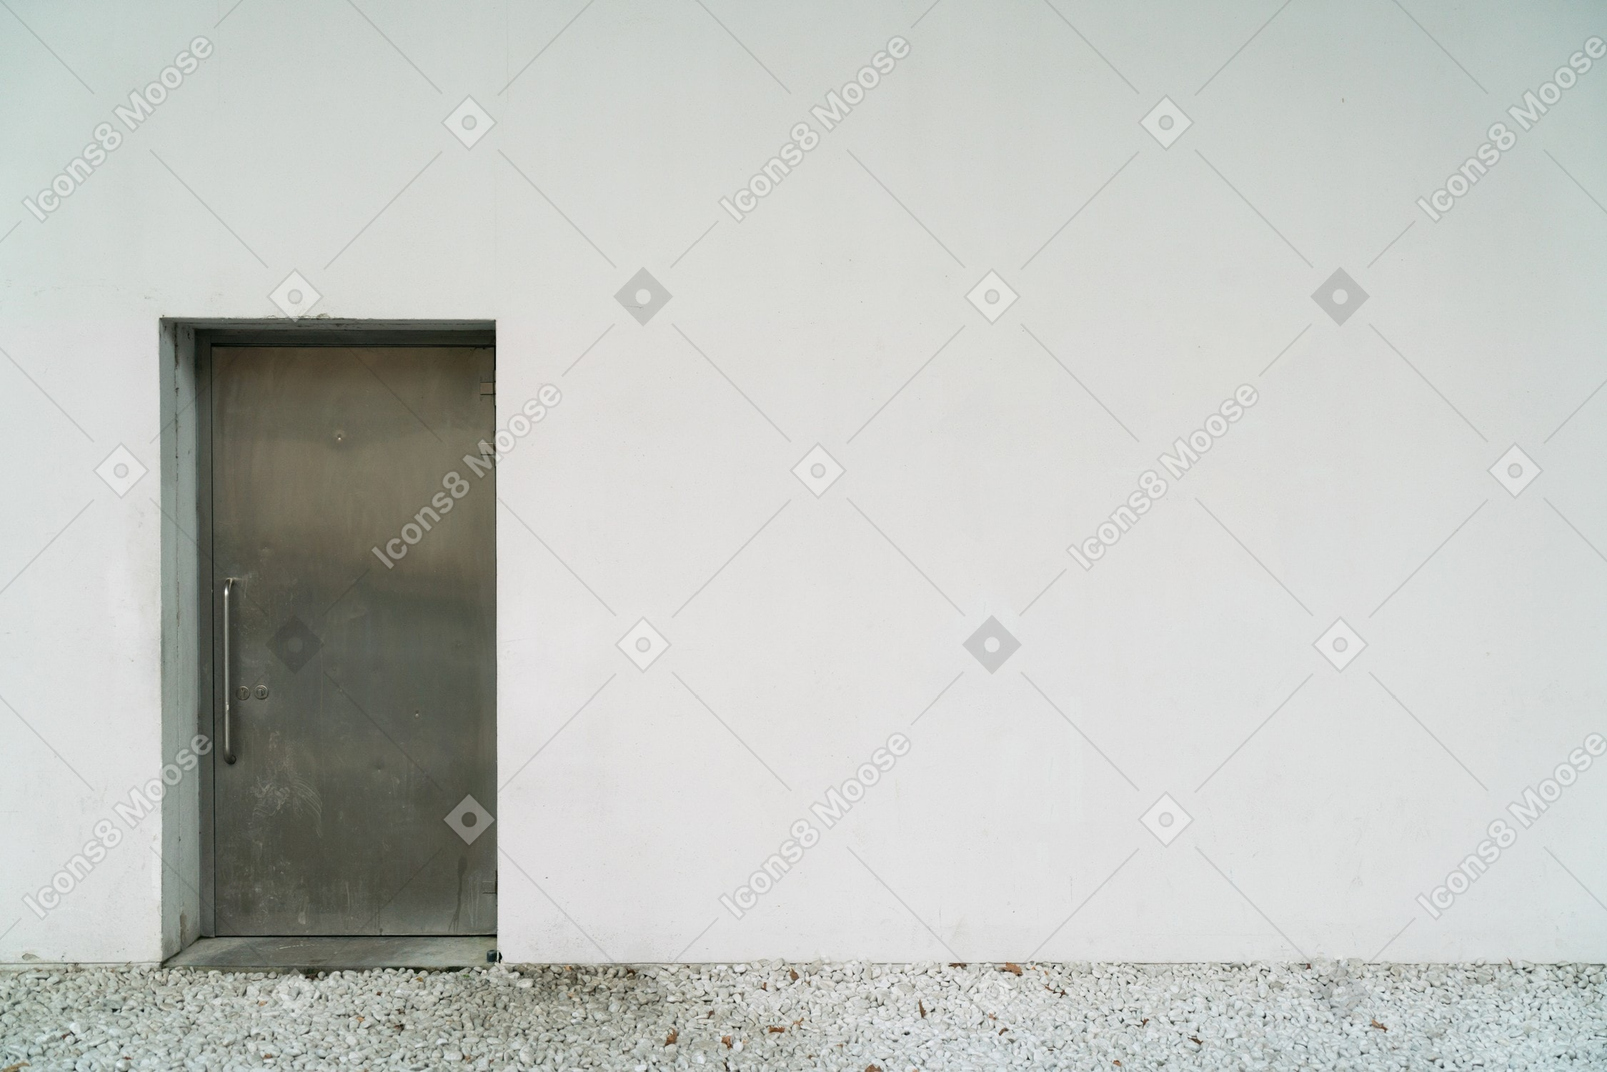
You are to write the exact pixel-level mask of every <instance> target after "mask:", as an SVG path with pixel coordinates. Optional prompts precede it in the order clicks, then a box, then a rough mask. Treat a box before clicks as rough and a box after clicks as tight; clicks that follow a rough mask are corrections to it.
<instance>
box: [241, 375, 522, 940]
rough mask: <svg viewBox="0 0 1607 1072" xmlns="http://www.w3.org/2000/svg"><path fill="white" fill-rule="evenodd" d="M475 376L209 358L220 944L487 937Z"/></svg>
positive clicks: (490, 787) (486, 686)
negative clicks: (296, 938) (226, 939)
mask: <svg viewBox="0 0 1607 1072" xmlns="http://www.w3.org/2000/svg"><path fill="white" fill-rule="evenodd" d="M493 368H494V356H493V351H492V350H490V349H489V348H479V347H473V348H471V347H385V348H336V347H305V346H303V347H294V346H266V347H227V348H226V347H214V348H213V350H212V392H211V398H212V540H213V547H212V552H213V554H212V561H213V570H212V572H213V577H212V582H213V600H214V610H213V623H214V628H213V633H214V636H213V652H214V659H215V664H214V665H215V673H214V677H213V680H214V682H216V683H217V688H216V696H215V702H216V707H215V716H214V742H215V744H216V747H215V748H214V750H213V755H214V757H215V758H214V770H215V777H214V780H213V811H212V818H213V854H212V859H213V867H214V875H213V878H214V882H213V895H214V906H215V914H214V931H215V933H217V934H219V935H331V934H333V935H346V934H349V935H365V934H366V935H373V934H488V933H491V932H493V931H494V930H495V928H496V874H497V871H496V841H497V836H496V832H495V830H492V829H490V826H491V823H492V822H493V821H494V820H493V818H492V811H493V810H494V809H495V806H496V781H495V779H496V662H495V637H496V586H495V580H496V554H495V529H494V525H495V506H496V487H495V484H494V481H495V474H494V473H492V472H482V473H481V475H476V473H475V471H474V470H470V469H469V468H468V467H467V466H466V465H465V463H464V455H466V454H469V455H472V456H473V457H474V458H475V459H476V460H478V459H479V457H480V454H479V451H478V448H477V444H478V443H479V442H480V441H481V440H482V439H489V438H490V437H491V436H492V433H493V431H494V429H493V425H494V422H495V400H494V397H493V393H492V392H493V386H492V381H493ZM449 474H456V476H457V478H458V479H454V477H453V476H451V475H449ZM225 681H227V683H228V692H227V694H225V693H224V689H223V683H224V682H225ZM231 751H232V753H233V759H234V762H229V755H228V753H229V752H231Z"/></svg>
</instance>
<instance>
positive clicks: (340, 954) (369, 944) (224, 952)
mask: <svg viewBox="0 0 1607 1072" xmlns="http://www.w3.org/2000/svg"><path fill="white" fill-rule="evenodd" d="M496 948H497V936H496V935H494V934H473V935H441V936H407V935H356V936H353V937H349V938H342V937H317V938H308V937H299V938H298V937H283V938H278V937H249V938H198V939H196V941H195V942H193V943H191V945H190V946H189V947H188V948H187V949H185V950H183V951H182V952H180V953H178V954H177V955H175V956H173V957H170V958H169V959H168V960H167V961H166V962H165V963H164V964H163V967H167V968H217V969H219V970H223V971H283V970H285V969H287V968H288V969H311V970H315V971H362V970H366V969H369V968H422V969H440V968H473V967H481V968H483V967H485V966H486V965H487V964H489V963H493V962H495V960H497V959H498V957H499V955H498V954H497V952H496Z"/></svg>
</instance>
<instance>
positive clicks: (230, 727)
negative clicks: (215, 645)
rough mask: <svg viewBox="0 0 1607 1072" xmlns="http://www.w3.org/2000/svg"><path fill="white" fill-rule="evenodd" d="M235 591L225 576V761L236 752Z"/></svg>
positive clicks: (232, 580) (231, 581) (232, 579)
mask: <svg viewBox="0 0 1607 1072" xmlns="http://www.w3.org/2000/svg"><path fill="white" fill-rule="evenodd" d="M233 592H234V578H233V577H225V578H223V761H224V762H225V763H233V762H234V761H235V758H236V757H235V754H234V683H233V682H232V681H231V680H230V679H229V655H230V652H229V634H230V633H231V632H233V629H232V628H231V623H230V621H229V596H230V595H231V594H232V593H233Z"/></svg>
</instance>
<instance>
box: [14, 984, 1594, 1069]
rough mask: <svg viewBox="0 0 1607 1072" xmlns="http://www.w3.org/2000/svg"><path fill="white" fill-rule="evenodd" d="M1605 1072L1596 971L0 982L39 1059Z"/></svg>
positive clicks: (24, 1056)
mask: <svg viewBox="0 0 1607 1072" xmlns="http://www.w3.org/2000/svg"><path fill="white" fill-rule="evenodd" d="M442 1066H448V1067H459V1068H474V1069H513V1068H520V1069H522V1068H542V1069H632V1070H645V1069H670V1068H686V1069H695V1068H712V1069H720V1070H722V1072H724V1070H731V1072H738V1070H743V1069H766V1070H768V1069H780V1068H825V1069H852V1070H853V1072H864V1070H866V1069H880V1070H885V1072H904V1070H907V1069H912V1068H914V1069H922V1070H927V1072H931V1070H936V1069H995V1068H997V1069H1005V1068H1010V1069H1016V1068H1068V1069H1079V1070H1086V1069H1100V1068H1103V1069H1115V1068H1120V1069H1122V1070H1124V1072H1134V1070H1138V1069H1157V1068H1166V1069H1195V1068H1208V1069H1219V1068H1220V1069H1227V1068H1231V1069H1249V1068H1276V1069H1287V1068H1321V1069H1399V1068H1449V1069H1470V1068H1484V1069H1500V1068H1537V1069H1538V1068H1595V1069H1600V1068H1607V974H1604V972H1603V968H1602V966H1600V965H1589V966H1581V965H1525V964H1518V965H1508V964H1505V963H1502V964H1499V965H1450V966H1436V965H1361V964H1359V963H1317V964H1313V965H1305V964H1250V965H1221V964H1215V965H1188V964H1186V965H1169V966H1168V965H1131V964H1091V965H1090V964H1069V965H1068V964H1026V965H1020V966H1018V965H1014V964H1007V965H999V964H971V965H957V964H951V965H942V964H917V965H879V964H860V963H852V964H824V965H823V964H793V965H789V964H783V963H781V962H775V961H772V962H766V963H763V964H747V965H743V964H738V965H730V966H727V965H692V966H665V965H642V966H637V967H573V968H571V967H563V966H539V967H538V966H520V967H517V968H506V967H503V966H501V965H499V966H497V967H494V968H484V969H468V970H464V971H457V972H411V971H394V970H387V971H366V972H333V973H330V974H328V975H321V974H320V975H314V976H303V975H301V974H296V973H291V974H261V973H236V974H229V973H220V972H216V971H198V970H193V969H171V970H167V969H153V968H118V969H107V968H95V969H68V968H35V969H30V970H25V971H8V972H0V1072H19V1070H20V1069H23V1068H26V1069H28V1072H40V1070H45V1069H113V1068H115V1069H130V1068H139V1069H146V1068H149V1069H163V1070H166V1069H177V1068H186V1069H209V1070H210V1069H225V1068H298V1069H302V1068H307V1069H312V1068H343V1069H365V1068H366V1069H380V1068H410V1069H422V1068H437V1067H442Z"/></svg>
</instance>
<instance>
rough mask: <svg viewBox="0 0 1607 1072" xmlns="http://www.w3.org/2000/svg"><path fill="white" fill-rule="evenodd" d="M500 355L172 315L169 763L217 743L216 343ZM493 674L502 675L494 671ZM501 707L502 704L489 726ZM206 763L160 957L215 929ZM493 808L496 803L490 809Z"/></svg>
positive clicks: (172, 833) (172, 870)
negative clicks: (202, 741) (199, 742)
mask: <svg viewBox="0 0 1607 1072" xmlns="http://www.w3.org/2000/svg"><path fill="white" fill-rule="evenodd" d="M215 345H216V346H296V347H320V346H323V347H351V346H387V347H401V346H422V347H435V346H483V347H491V348H492V350H493V351H494V350H495V347H496V322H495V321H492V320H333V319H330V320H325V319H318V320H302V321H291V320H282V319H275V320H231V319H183V318H171V317H163V318H162V319H161V320H160V321H159V326H158V353H159V364H160V377H159V384H160V393H161V406H160V413H161V419H162V428H161V432H160V434H159V438H160V449H161V457H160V468H161V501H160V506H161V513H160V520H161V527H162V539H161V547H162V569H161V572H162V623H161V639H162V733H161V740H162V759H161V763H164V764H169V763H172V762H173V760H174V757H175V756H176V755H177V754H178V752H179V751H180V750H182V749H185V748H188V747H190V745H191V742H192V740H193V739H194V738H195V737H197V736H204V737H205V738H206V739H207V740H209V741H211V740H216V735H215V733H214V729H215V727H214V725H213V722H214V718H215V716H216V711H217V697H216V696H215V689H216V684H215V683H214V681H213V676H214V675H213V666H214V662H215V660H214V651H213V623H212V608H213V596H214V593H213V591H212V563H211V553H210V549H211V546H212V451H211V442H212V424H211V414H212V406H211V384H212V348H213V346H215ZM494 672H495V668H493V673H494ZM498 706H499V705H498V704H496V703H495V702H493V708H492V723H493V726H496V724H497V708H498ZM214 762H215V759H213V758H212V756H211V755H210V754H209V756H208V757H206V758H205V759H203V762H201V763H200V764H198V765H197V766H196V768H195V770H194V772H193V775H191V776H187V777H184V778H182V779H181V780H180V782H179V783H178V784H177V785H175V786H173V787H172V788H171V789H170V790H169V791H168V792H167V793H166V794H165V795H164V796H163V797H162V800H161V804H160V807H161V811H162V843H161V848H160V850H159V856H160V860H161V862H160V863H159V864H158V865H157V866H160V867H161V891H162V896H161V949H162V956H163V958H164V959H165V958H167V957H170V956H172V955H174V954H175V953H178V952H179V951H180V950H182V949H184V948H185V947H187V946H189V945H190V944H191V943H193V942H194V941H196V940H197V939H199V938H204V937H211V936H212V935H214V933H215V931H216V927H215V919H214V912H213V877H214V875H213V851H212V847H213V830H214V823H213V765H214ZM493 806H494V804H493Z"/></svg>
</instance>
